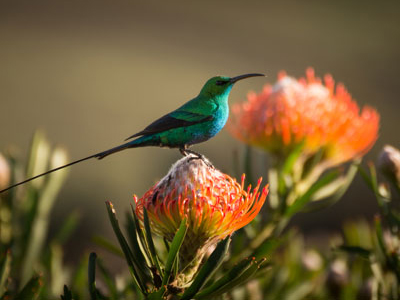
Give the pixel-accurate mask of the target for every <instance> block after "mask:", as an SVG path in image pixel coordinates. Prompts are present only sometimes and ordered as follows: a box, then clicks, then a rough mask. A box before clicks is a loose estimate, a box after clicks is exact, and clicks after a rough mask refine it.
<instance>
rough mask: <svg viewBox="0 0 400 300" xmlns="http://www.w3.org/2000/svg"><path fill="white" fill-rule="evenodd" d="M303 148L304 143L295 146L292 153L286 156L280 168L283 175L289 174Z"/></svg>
mask: <svg viewBox="0 0 400 300" xmlns="http://www.w3.org/2000/svg"><path fill="white" fill-rule="evenodd" d="M303 148H304V141H303V142H301V143H299V144H297V145H296V146H295V147H294V149H293V150H292V152H290V154H289V155H288V157H287V158H286V160H285V162H284V163H283V166H282V172H281V173H283V174H289V173H291V171H292V169H293V166H294V164H295V163H296V161H297V159H298V158H299V156H300V155H301V154H302V153H303Z"/></svg>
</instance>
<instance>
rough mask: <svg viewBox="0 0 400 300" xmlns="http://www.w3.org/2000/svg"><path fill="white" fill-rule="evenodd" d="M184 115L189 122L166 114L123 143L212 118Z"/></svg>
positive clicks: (188, 113)
mask: <svg viewBox="0 0 400 300" xmlns="http://www.w3.org/2000/svg"><path fill="white" fill-rule="evenodd" d="M184 115H185V118H187V119H189V120H190V121H188V120H184V119H178V118H174V117H172V116H171V114H167V115H165V116H163V117H161V118H159V119H158V120H156V121H154V122H153V123H151V124H150V125H149V126H147V127H146V128H145V129H143V130H142V131H140V132H138V133H135V134H134V135H132V136H130V137H128V138H127V139H125V141H126V140H129V139H131V138H134V137H137V136H142V135H147V134H154V133H160V132H163V131H166V130H169V129H173V128H178V127H186V126H190V125H194V124H198V123H203V122H206V121H210V120H212V119H213V116H205V115H201V114H196V113H190V112H184Z"/></svg>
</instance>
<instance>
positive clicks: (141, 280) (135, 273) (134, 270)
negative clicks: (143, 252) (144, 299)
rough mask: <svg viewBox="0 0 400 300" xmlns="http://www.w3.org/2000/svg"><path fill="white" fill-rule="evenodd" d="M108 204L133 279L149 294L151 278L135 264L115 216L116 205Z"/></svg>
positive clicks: (143, 291) (113, 225)
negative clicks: (147, 286)
mask: <svg viewBox="0 0 400 300" xmlns="http://www.w3.org/2000/svg"><path fill="white" fill-rule="evenodd" d="M106 206H107V211H108V216H109V218H110V221H111V225H112V227H113V229H114V233H115V235H116V236H117V239H118V242H119V244H120V246H121V248H122V251H123V252H124V255H125V259H126V261H127V263H128V266H129V270H130V272H131V275H132V277H133V279H134V280H135V283H136V284H137V285H138V286H139V288H140V290H141V292H142V293H143V294H144V295H146V294H147V289H146V284H145V283H146V282H150V278H147V277H146V274H143V273H142V272H141V271H140V268H139V267H138V266H137V265H135V262H134V257H133V255H132V252H131V249H130V248H129V246H128V243H127V242H126V240H125V237H124V236H123V234H122V232H121V229H120V228H119V224H118V220H117V218H116V216H115V211H114V207H113V205H112V203H111V202H108V201H107V202H106Z"/></svg>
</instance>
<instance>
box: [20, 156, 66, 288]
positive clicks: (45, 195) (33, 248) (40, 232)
mask: <svg viewBox="0 0 400 300" xmlns="http://www.w3.org/2000/svg"><path fill="white" fill-rule="evenodd" d="M50 160H51V163H50V167H51V168H54V167H57V166H59V165H63V164H64V163H66V162H67V154H66V152H65V150H63V149H61V148H56V149H55V150H54V151H53V153H52V155H51V158H50ZM67 173H68V172H67V170H61V171H58V172H55V173H52V174H50V175H48V178H47V180H46V183H45V185H44V186H43V188H42V189H41V191H40V193H39V199H38V202H37V207H36V210H35V214H34V218H33V220H32V223H31V227H30V232H29V236H28V237H27V241H28V244H27V246H26V249H27V251H26V254H25V256H24V260H23V264H22V275H21V276H22V279H21V282H22V284H25V283H26V282H27V281H28V279H29V278H30V277H31V276H32V272H33V270H34V265H35V264H36V263H37V262H38V260H39V258H40V255H41V252H42V249H43V246H44V243H45V241H46V235H47V231H48V226H49V222H50V212H51V210H52V208H53V205H54V203H55V200H56V198H57V195H58V193H59V191H60V189H61V187H62V185H63V184H64V181H65V179H66V175H67Z"/></svg>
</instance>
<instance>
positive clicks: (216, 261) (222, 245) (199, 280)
mask: <svg viewBox="0 0 400 300" xmlns="http://www.w3.org/2000/svg"><path fill="white" fill-rule="evenodd" d="M230 242H231V237H230V236H228V237H226V238H225V239H224V240H222V241H221V242H219V243H218V245H217V247H216V248H215V250H214V251H213V253H211V255H210V257H209V258H208V259H207V261H206V262H205V263H204V265H203V266H202V267H201V269H200V270H199V272H198V274H197V276H196V278H195V279H194V281H193V283H192V284H191V285H190V287H189V288H188V289H186V291H185V292H184V293H183V296H182V300H189V299H192V297H193V296H194V295H196V293H197V292H198V291H199V290H200V289H201V288H202V287H203V286H204V284H206V282H207V280H209V279H210V278H211V277H212V276H213V275H214V273H215V271H216V270H217V269H218V268H219V267H220V265H221V263H222V262H223V260H224V258H225V256H226V253H227V252H228V248H229V244H230Z"/></svg>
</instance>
